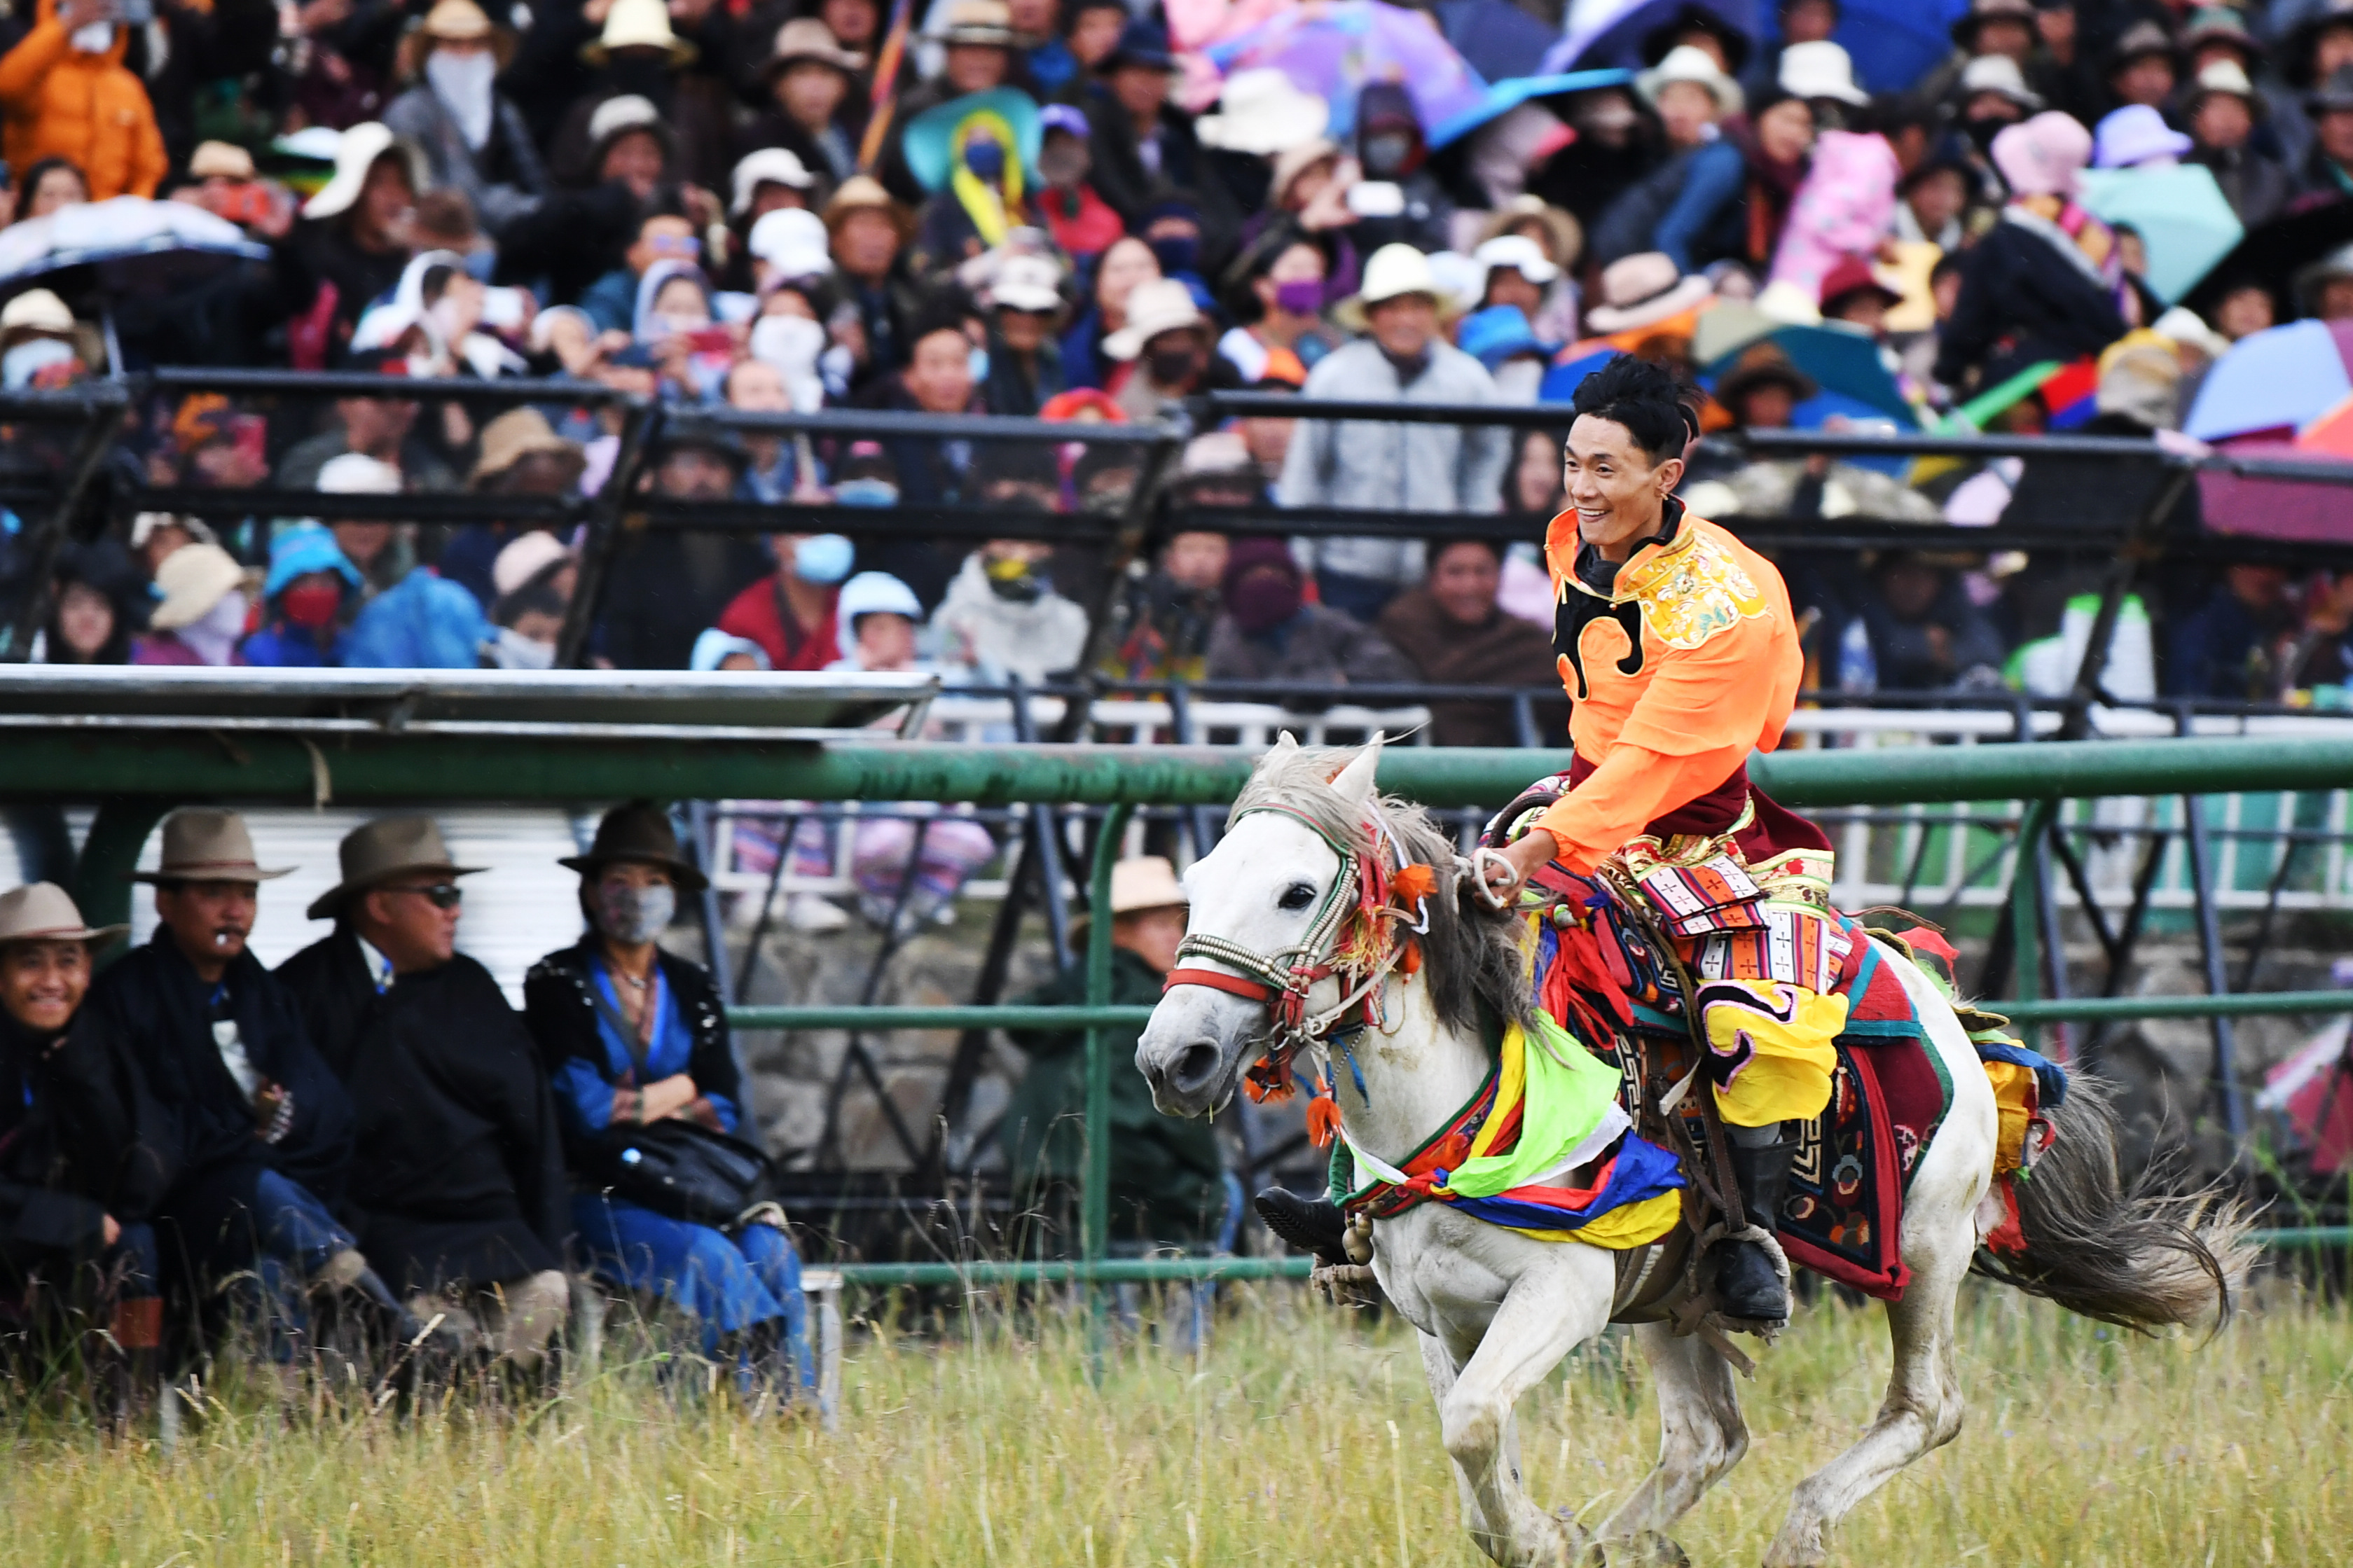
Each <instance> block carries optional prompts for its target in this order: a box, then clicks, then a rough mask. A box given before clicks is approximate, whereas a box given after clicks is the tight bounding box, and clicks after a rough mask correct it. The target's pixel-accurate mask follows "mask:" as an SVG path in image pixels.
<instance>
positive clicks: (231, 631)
mask: <svg viewBox="0 0 2353 1568" xmlns="http://www.w3.org/2000/svg"><path fill="white" fill-rule="evenodd" d="M245 610H246V603H245V594H244V592H243V591H242V590H241V589H237V588H232V589H230V590H229V591H228V592H227V593H226V594H224V595H221V599H220V603H219V604H217V605H214V606H213V607H212V608H211V609H210V610H208V611H206V613H205V614H204V615H202V616H198V617H197V618H196V619H195V620H194V621H192V622H190V623H189V624H188V625H186V626H182V627H181V628H180V640H181V641H182V642H184V643H185V644H187V645H188V647H191V648H193V649H194V650H195V655H196V657H197V658H201V659H203V660H204V661H205V662H206V664H214V665H220V664H227V662H228V660H229V655H230V654H232V653H234V652H235V651H236V650H237V638H238V637H243V636H244V635H245Z"/></svg>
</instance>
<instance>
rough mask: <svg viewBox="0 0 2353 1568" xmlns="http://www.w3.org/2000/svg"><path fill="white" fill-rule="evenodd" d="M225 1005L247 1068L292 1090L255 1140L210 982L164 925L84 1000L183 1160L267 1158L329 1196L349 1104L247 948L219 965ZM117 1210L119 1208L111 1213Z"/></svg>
mask: <svg viewBox="0 0 2353 1568" xmlns="http://www.w3.org/2000/svg"><path fill="white" fill-rule="evenodd" d="M222 984H224V985H225V986H226V987H227V992H226V1001H227V1006H228V1010H229V1016H231V1017H232V1018H233V1019H235V1021H236V1023H237V1035H238V1037H239V1038H240V1039H241V1040H242V1041H243V1042H244V1045H245V1050H246V1055H247V1057H248V1059H249V1060H250V1061H251V1062H252V1064H253V1067H254V1068H255V1070H256V1071H258V1072H259V1073H260V1074H262V1075H263V1077H265V1078H267V1079H269V1081H270V1082H272V1083H275V1084H277V1085H279V1086H280V1088H282V1089H285V1090H286V1091H287V1092H288V1093H290V1095H291V1096H292V1097H293V1114H292V1116H291V1118H290V1121H289V1122H288V1124H287V1127H286V1130H285V1132H284V1135H283V1136H282V1137H280V1138H279V1139H278V1141H277V1142H264V1141H263V1138H262V1135H261V1133H260V1131H258V1119H257V1116H256V1113H255V1110H254V1107H253V1104H252V1102H251V1101H250V1100H248V1099H247V1097H246V1094H245V1091H244V1090H243V1089H240V1088H239V1087H238V1085H237V1079H233V1078H231V1077H230V1076H229V1071H228V1068H227V1067H226V1066H225V1065H224V1064H223V1063H222V1061H221V1055H220V1047H218V1046H217V1045H216V1043H215V1041H214V1037H213V1028H212V1024H211V1021H210V998H209V992H208V989H207V987H206V985H205V984H204V983H203V982H202V981H200V980H198V979H197V978H196V972H195V970H194V969H193V968H191V967H190V966H189V964H188V961H187V960H186V959H185V958H184V957H182V956H181V954H180V950H179V948H178V947H177V946H176V945H175V944H174V942H173V940H172V933H171V931H170V929H169V928H167V927H159V928H157V930H156V931H155V935H154V938H153V940H152V941H150V942H148V943H147V944H146V945H145V946H143V947H137V948H133V949H132V951H131V952H127V953H125V954H124V955H123V956H122V957H121V959H119V960H117V961H116V962H115V963H114V964H113V965H112V967H111V968H109V969H108V970H107V971H106V973H103V974H101V975H100V976H99V978H98V981H97V983H96V984H93V985H92V986H91V987H90V1000H89V1001H88V1002H86V1003H85V1004H84V1005H83V1011H84V1013H85V1014H86V1015H88V1016H90V1021H91V1022H92V1024H93V1025H96V1026H103V1027H105V1028H108V1029H111V1030H112V1031H114V1034H115V1037H117V1038H119V1039H120V1040H121V1042H122V1048H123V1049H124V1050H125V1051H127V1053H128V1054H129V1055H130V1056H131V1058H132V1059H133V1060H134V1061H135V1062H136V1063H137V1064H138V1067H139V1068H140V1069H141V1070H142V1071H143V1072H144V1073H145V1075H146V1079H147V1081H148V1083H149V1084H150V1085H151V1086H152V1087H153V1090H154V1094H155V1098H156V1099H157V1100H158V1101H160V1102H161V1104H162V1106H163V1107H164V1113H165V1114H166V1115H167V1116H168V1118H169V1119H170V1122H171V1125H172V1131H173V1133H174V1136H175V1137H176V1138H177V1140H178V1142H179V1151H180V1158H181V1163H182V1167H183V1170H184V1171H185V1173H202V1172H205V1171H207V1170H210V1169H212V1168H213V1167H216V1166H226V1165H237V1164H266V1165H268V1166H269V1167H270V1168H272V1169H275V1170H277V1171H280V1172H281V1173H284V1174H285V1175H287V1176H289V1177H291V1178H292V1179H293V1180H294V1181H296V1182H298V1183H300V1184H301V1185H302V1186H304V1187H306V1188H308V1189H309V1190H310V1191H311V1193H312V1194H315V1195H317V1196H318V1197H320V1198H322V1199H323V1200H325V1201H326V1202H328V1203H330V1204H332V1203H334V1202H335V1201H336V1200H337V1199H338V1198H339V1197H340V1196H341V1194H342V1191H343V1176H344V1173H345V1169H346V1167H347V1165H348V1163H349V1162H350V1159H351V1152H352V1104H351V1099H350V1097H349V1096H348V1095H347V1094H345V1093H344V1091H343V1084H342V1082H341V1081H340V1080H339V1079H336V1077H335V1075H334V1074H333V1073H332V1072H331V1071H329V1070H328V1068H327V1064H326V1063H325V1062H323V1061H322V1060H321V1059H320V1058H319V1053H318V1052H317V1051H315V1050H313V1049H312V1048H311V1038H310V1035H309V1033H308V1031H306V1030H305V1029H304V1028H303V1026H302V1016H301V1010H300V1009H299V1008H298V1007H297V1006H296V1005H295V1001H294V996H293V994H292V993H290V991H288V990H287V989H286V987H285V985H284V984H281V983H280V981H279V980H278V979H277V978H276V977H275V976H274V975H272V974H271V973H269V971H268V970H266V969H264V968H262V966H261V961H260V960H259V959H258V958H256V957H254V956H253V954H252V953H251V952H242V953H239V954H238V955H237V960H236V962H235V963H231V964H230V965H229V966H228V971H227V973H226V974H225V975H223V976H222ZM118 1217H119V1216H118Z"/></svg>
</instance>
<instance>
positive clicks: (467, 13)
mask: <svg viewBox="0 0 2353 1568" xmlns="http://www.w3.org/2000/svg"><path fill="white" fill-rule="evenodd" d="M445 40H446V41H448V42H451V43H470V42H476V41H479V42H481V43H485V44H488V45H489V46H490V47H491V58H492V59H494V60H496V61H498V64H499V69H501V70H504V69H506V68H507V66H508V65H509V63H511V62H512V60H513V59H514V51H515V36H514V33H513V31H512V29H510V28H506V27H501V26H499V25H498V24H497V23H495V22H493V21H491V18H490V15H489V13H487V12H485V11H484V10H483V9H482V8H481V6H480V5H477V4H476V3H475V0H433V8H432V9H431V10H429V11H427V12H426V13H425V16H424V19H423V20H422V21H419V22H417V24H416V25H415V26H411V27H410V28H409V29H408V31H407V32H406V34H404V35H403V36H402V37H401V40H400V46H399V47H398V48H397V49H396V51H395V52H394V63H393V73H394V75H395V76H396V77H397V78H399V79H401V80H403V81H406V80H410V79H414V78H415V77H416V76H417V74H418V73H419V72H421V71H422V70H424V68H425V57H426V56H427V54H429V53H431V52H432V49H433V46H434V45H435V44H437V43H440V42H443V41H445ZM248 177H249V176H248Z"/></svg>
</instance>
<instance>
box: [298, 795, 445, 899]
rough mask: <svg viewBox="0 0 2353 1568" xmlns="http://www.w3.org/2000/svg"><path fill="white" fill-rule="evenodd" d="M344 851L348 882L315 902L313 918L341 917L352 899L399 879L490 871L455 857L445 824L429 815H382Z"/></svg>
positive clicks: (349, 839) (347, 837) (350, 836)
mask: <svg viewBox="0 0 2353 1568" xmlns="http://www.w3.org/2000/svg"><path fill="white" fill-rule="evenodd" d="M338 853H339V857H340V858H341V860H342V863H343V880H341V881H339V882H337V883H336V884H335V885H334V886H333V887H332V888H330V889H327V890H326V891H325V892H323V893H321V894H320V895H319V896H318V897H317V898H315V899H313V900H311V907H310V908H309V909H307V910H304V911H303V913H304V915H305V916H307V917H308V918H309V919H311V920H314V921H322V920H326V919H328V918H329V917H330V916H334V915H340V914H341V913H342V912H343V905H344V904H345V903H347V902H348V901H349V900H351V899H353V897H355V896H356V895H358V894H361V893H364V892H366V891H368V890H369V889H373V888H380V887H382V886H383V885H384V884H385V883H386V882H389V881H390V880H392V879H394V878H395V877H400V876H408V875H420V876H421V875H431V876H435V877H444V878H447V877H471V876H473V875H474V874H476V873H477V872H479V871H481V870H483V869H485V868H483V867H480V866H460V865H459V864H458V863H457V862H456V861H455V860H453V859H452V858H450V856H449V850H448V846H447V845H445V844H443V843H442V842H441V825H440V824H439V823H438V822H436V821H434V820H433V819H432V818H431V817H429V816H379V817H377V818H376V819H375V821H374V822H364V823H362V824H360V825H359V826H357V827H354V828H353V829H352V830H351V831H350V832H349V833H346V834H344V835H343V844H342V846H341V848H340V850H339V851H338Z"/></svg>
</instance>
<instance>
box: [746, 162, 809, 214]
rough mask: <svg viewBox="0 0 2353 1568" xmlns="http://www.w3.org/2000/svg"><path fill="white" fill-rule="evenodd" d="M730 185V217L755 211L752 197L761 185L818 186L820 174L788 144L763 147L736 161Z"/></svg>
mask: <svg viewBox="0 0 2353 1568" xmlns="http://www.w3.org/2000/svg"><path fill="white" fill-rule="evenodd" d="M727 183H728V185H729V187H730V189H729V192H728V201H727V216H729V217H731V218H740V217H742V216H744V214H745V213H747V212H750V211H751V210H752V198H753V197H754V196H756V195H759V194H760V187H761V186H762V185H784V186H787V187H789V188H790V189H793V190H796V191H811V190H815V189H816V188H817V176H816V175H815V174H810V173H809V168H808V165H807V163H802V162H801V156H800V154H799V153H796V152H794V151H793V150H792V149H791V148H789V147H762V148H760V149H759V150H758V151H756V152H752V153H744V156H743V157H741V158H739V159H737V160H736V161H735V168H734V171H733V173H732V174H729V175H728V180H727Z"/></svg>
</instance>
